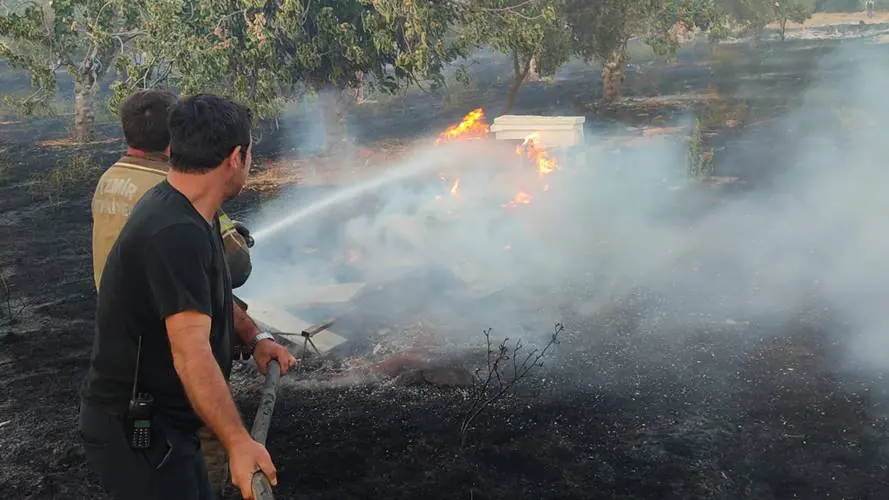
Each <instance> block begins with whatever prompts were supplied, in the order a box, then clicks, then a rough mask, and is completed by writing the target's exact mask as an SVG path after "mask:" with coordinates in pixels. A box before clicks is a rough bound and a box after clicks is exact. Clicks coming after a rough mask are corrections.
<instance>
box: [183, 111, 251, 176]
mask: <svg viewBox="0 0 889 500" xmlns="http://www.w3.org/2000/svg"><path fill="white" fill-rule="evenodd" d="M252 125H253V112H252V111H251V110H250V108H248V107H247V106H244V105H243V104H239V103H237V102H234V101H232V100H231V99H228V98H225V97H220V96H217V95H211V94H198V95H194V96H191V97H188V98H186V99H183V100H181V101H179V103H178V104H177V105H176V106H174V107H173V109H172V110H171V111H170V119H169V128H170V150H171V151H170V165H171V166H172V169H173V170H176V171H179V172H186V173H205V172H209V171H211V170H213V169H214V168H216V167H217V166H219V164H220V163H222V162H223V160H225V158H227V157H228V156H229V155H231V153H232V151H233V150H234V149H235V148H236V147H237V146H241V159H242V160H244V161H246V159H247V149H248V148H249V147H250V140H251V136H250V130H251V127H252Z"/></svg>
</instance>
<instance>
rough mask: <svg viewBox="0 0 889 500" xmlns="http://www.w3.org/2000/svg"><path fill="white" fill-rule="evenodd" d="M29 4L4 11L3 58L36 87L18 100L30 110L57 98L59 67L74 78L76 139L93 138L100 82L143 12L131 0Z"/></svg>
mask: <svg viewBox="0 0 889 500" xmlns="http://www.w3.org/2000/svg"><path fill="white" fill-rule="evenodd" d="M23 6H24V9H19V10H18V11H16V10H9V11H6V12H4V13H2V16H0V37H4V38H5V39H6V40H7V41H0V58H2V59H4V60H5V61H6V62H7V64H8V65H9V66H10V67H12V68H17V69H23V70H26V71H27V72H28V73H29V74H30V77H31V84H32V87H33V88H34V92H33V93H32V94H31V95H29V96H27V97H26V98H24V99H23V100H20V101H17V102H15V103H14V104H17V105H18V106H19V107H20V108H21V109H22V111H23V112H25V113H26V114H30V113H33V112H34V111H35V110H36V109H37V108H38V107H41V106H46V105H47V104H48V103H49V101H50V100H51V99H52V98H53V97H55V94H56V88H57V72H58V70H60V69H63V70H66V71H67V72H68V74H69V75H70V76H71V78H72V80H73V81H74V127H73V129H72V139H73V140H74V141H76V142H83V141H86V140H88V139H89V138H90V137H91V135H92V133H93V125H94V122H95V109H94V107H95V104H96V96H97V94H98V91H99V86H100V84H101V82H102V80H103V78H104V77H105V76H106V75H107V74H108V70H109V69H110V68H112V67H113V65H114V62H115V59H116V58H117V56H118V55H119V54H120V52H121V50H122V49H123V47H125V46H126V45H127V43H129V42H130V41H131V40H132V39H134V38H135V37H137V36H138V35H139V34H140V32H138V31H137V30H136V29H135V28H136V27H137V24H138V19H139V11H138V7H137V5H136V4H135V3H134V2H129V1H126V0H53V1H51V2H48V3H45V4H39V3H37V2H23Z"/></svg>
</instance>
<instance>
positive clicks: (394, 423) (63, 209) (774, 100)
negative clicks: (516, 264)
mask: <svg viewBox="0 0 889 500" xmlns="http://www.w3.org/2000/svg"><path fill="white" fill-rule="evenodd" d="M773 50H774V52H768V51H766V52H765V53H767V54H768V53H773V54H779V56H774V57H772V58H771V59H770V58H765V59H764V58H762V57H751V56H750V55H749V54H746V55H745V54H744V53H743V51H741V52H742V53H741V54H739V55H736V56H735V57H736V58H735V59H733V60H731V61H729V62H723V63H720V64H717V63H711V64H701V63H700V54H697V55H696V54H691V55H688V56H686V57H684V58H682V57H681V58H680V60H679V62H678V63H677V64H675V65H663V64H655V65H652V66H648V67H646V68H645V73H644V74H642V73H632V72H631V73H630V74H629V75H628V81H627V87H628V88H629V89H630V93H631V94H636V95H645V94H649V93H650V89H651V88H657V89H659V90H660V92H662V93H664V94H669V93H672V92H674V91H676V89H684V90H685V89H687V88H691V89H697V90H699V91H700V90H703V89H706V88H708V87H709V88H711V89H715V90H716V92H717V93H718V94H719V95H721V96H727V97H725V101H728V102H733V103H734V102H743V104H744V107H745V111H744V116H743V118H742V119H741V120H740V121H742V122H743V123H742V124H741V125H740V126H735V125H732V126H728V125H726V122H728V121H730V120H735V119H736V118H737V117H736V116H735V115H734V114H729V115H721V116H718V117H715V118H713V120H712V123H710V124H709V125H708V129H709V131H710V132H712V134H713V135H711V136H709V137H708V139H707V140H708V141H709V144H710V145H711V146H712V147H714V148H715V149H716V150H717V153H716V159H717V173H719V174H721V175H732V176H741V177H743V178H744V179H745V180H747V181H748V186H751V188H752V189H756V186H757V185H758V183H759V184H761V183H763V182H765V181H767V180H768V179H770V178H771V177H772V176H773V174H775V173H776V171H775V169H774V168H773V169H768V167H769V166H773V165H779V164H780V163H781V162H780V159H781V155H782V152H783V151H784V146H785V144H786V141H787V136H786V134H785V135H782V136H777V135H776V134H775V133H774V129H770V128H769V127H770V126H771V125H770V124H771V123H774V122H773V120H775V119H777V118H779V117H780V116H781V115H782V114H783V113H784V112H785V111H787V110H789V109H792V108H793V107H794V106H795V98H796V96H798V95H799V93H800V91H801V90H803V89H805V88H806V86H807V85H808V83H809V82H810V81H811V79H812V78H813V72H814V71H815V70H816V61H817V59H818V55H821V54H823V53H825V52H828V51H830V50H831V47H830V45H829V44H814V45H813V44H811V43H810V42H806V43H804V42H788V43H787V44H785V45H783V46H781V47H780V48H774V49H773ZM748 74H757V75H764V76H760V77H759V81H758V85H760V88H761V89H768V91H769V92H768V93H765V92H763V93H760V94H759V97H758V96H757V95H756V92H751V90H750V89H751V87H750V86H739V84H738V79H739V78H740V76H741V75H748ZM576 77H577V75H573V76H572V78H571V80H567V81H564V82H561V81H560V82H556V83H554V84H548V85H547V84H532V85H531V86H529V88H527V89H525V90H524V91H523V93H522V95H521V96H520V103H524V106H525V107H526V109H522V110H520V111H521V112H528V113H541V114H550V113H554V112H565V111H566V110H572V112H580V113H583V114H587V115H588V121H591V122H593V123H596V122H603V121H606V120H608V121H621V122H624V123H628V124H634V125H641V124H643V123H651V122H652V121H657V120H662V121H669V120H670V119H671V118H673V117H674V116H677V115H678V114H680V113H682V112H683V111H684V109H683V106H680V105H674V106H670V105H663V106H660V107H656V108H653V107H652V106H650V105H647V106H644V107H643V106H638V107H634V106H629V105H628V106H623V107H622V108H620V109H619V110H609V109H594V108H590V107H589V106H587V105H586V104H585V102H583V101H584V99H583V98H581V97H578V96H580V95H582V96H588V95H590V91H591V88H590V87H591V86H592V84H590V81H591V80H590V79H589V78H583V79H577V78H576ZM670 86H673V87H675V88H672V89H671V88H669V87H670ZM686 86H687V88H686ZM502 87H503V86H502V85H501V86H500V87H497V86H493V85H492V87H491V88H492V89H494V90H491V91H490V97H491V99H490V100H488V98H487V97H485V95H478V96H474V97H472V98H471V99H470V102H468V103H466V104H465V105H464V106H462V107H461V108H460V109H457V108H453V115H452V116H451V115H448V113H449V111H447V109H446V108H445V109H444V110H443V111H440V112H438V113H433V112H432V110H433V109H438V107H439V105H440V104H441V103H440V102H437V101H436V102H433V101H435V98H433V97H430V96H414V97H409V98H406V99H405V100H404V101H403V107H404V110H405V111H404V112H403V113H402V112H395V113H391V114H390V115H389V116H384V115H383V113H381V112H379V111H374V112H371V111H360V112H358V113H357V116H358V117H359V120H360V119H362V117H363V118H364V119H367V118H368V117H369V116H368V115H370V114H372V115H373V118H374V119H375V120H377V125H376V127H374V130H386V131H387V132H388V131H392V132H393V134H395V133H397V132H398V131H405V132H404V133H405V134H407V131H410V130H418V129H420V130H423V129H427V130H428V129H433V128H436V127H439V126H441V124H442V123H448V122H450V121H453V120H452V119H453V118H455V117H458V116H459V115H460V114H461V113H462V111H465V109H467V108H469V107H472V106H474V105H476V104H477V105H488V104H491V105H492V106H495V107H496V105H497V102H496V101H497V99H495V98H494V97H495V96H502V95H503V94H504V93H503V92H502ZM498 88H499V89H500V90H496V89H498ZM740 88H743V89H744V90H745V92H748V93H749V94H752V95H739V94H738V93H737V92H733V91H736V90H738V89H740ZM498 92H499V93H498ZM762 96H767V97H762ZM492 101H493V102H492ZM553 103H556V104H553ZM708 109H711V110H712V109H713V108H712V107H710V108H707V107H706V106H703V105H702V108H701V110H700V113H699V116H708V115H707V113H708V111H707V110H708ZM726 109H735V108H731V107H728V108H726ZM709 113H711V114H713V112H712V111H709ZM733 113H734V112H733ZM114 130H115V127H113V126H109V127H108V128H107V130H106V131H105V134H104V135H106V136H109V137H116V136H117V134H116V133H115V132H114ZM0 133H2V134H3V142H2V145H0V154H2V164H0V172H2V175H0V208H2V210H0V241H2V242H3V244H2V246H0V264H2V271H3V272H4V276H5V277H6V278H7V281H8V284H9V286H8V293H7V292H6V290H0V307H4V304H2V303H3V302H5V303H7V304H9V306H8V307H6V309H7V310H12V311H13V312H14V316H15V317H14V318H9V317H8V315H7V317H3V316H0V324H3V325H4V326H3V328H4V330H5V331H6V332H8V333H7V335H6V336H5V337H3V339H2V340H0V342H2V349H0V353H2V354H0V387H2V391H0V394H2V397H0V459H2V463H3V464H4V467H2V470H0V488H2V491H4V492H5V493H6V495H7V497H9V498H32V499H48V498H87V497H88V498H103V497H102V494H101V492H100V489H99V487H98V486H97V484H96V481H95V477H94V476H93V475H92V474H91V473H89V472H88V471H87V469H86V466H85V464H84V458H83V454H82V452H81V450H80V447H79V446H78V444H77V438H76V431H75V416H76V412H77V388H78V386H79V384H80V382H81V380H82V377H83V375H84V372H85V369H86V367H87V364H88V357H89V350H90V347H91V341H92V317H93V312H94V307H95V300H94V294H93V290H92V284H91V272H90V264H89V262H90V259H89V248H90V245H89V239H90V229H89V228H90V215H89V197H90V195H91V193H92V189H93V184H94V182H95V179H96V178H97V177H98V174H99V172H100V170H101V168H102V167H103V166H104V165H108V164H110V163H111V162H112V161H113V160H114V159H116V157H117V155H118V151H119V148H120V142H119V141H117V142H103V143H99V144H94V145H87V146H84V147H82V148H79V149H71V148H59V147H52V146H45V145H44V146H41V145H39V144H35V142H34V140H35V137H39V138H40V139H49V138H56V137H61V136H63V135H64V133H65V131H64V129H63V128H62V127H61V126H60V125H59V124H58V122H54V121H51V120H48V121H41V122H32V123H29V124H25V125H22V124H12V125H4V126H3V128H2V129H0ZM372 139H378V138H375V137H370V136H368V137H365V140H366V141H371V140H372ZM282 141H283V142H286V140H284V139H282V140H281V141H279V142H282ZM267 144H274V141H269V142H268V143H267ZM368 147H373V146H368ZM83 155H88V156H87V157H91V158H92V161H93V163H94V165H96V168H95V169H89V168H86V169H85V170H84V171H83V172H81V173H80V174H78V175H76V176H74V177H73V178H66V179H62V180H59V181H58V182H55V183H53V182H50V181H47V176H49V175H50V172H51V171H52V169H54V168H56V167H59V166H66V165H68V166H70V165H71V164H72V158H78V157H83ZM752 166H756V167H757V168H752ZM760 166H762V167H760ZM777 173H780V172H777ZM261 198H262V197H261V196H260V195H258V194H255V193H252V194H249V195H248V196H245V197H244V200H242V201H241V202H239V204H237V205H236V206H234V207H232V209H233V211H234V212H235V213H236V214H243V213H248V212H250V211H252V210H255V209H256V208H257V206H258V204H259V203H261V201H262V200H261ZM578 299H579V300H582V299H583V297H582V296H579V297H578ZM19 304H20V305H21V306H20V305H19ZM672 310H673V306H672V305H671V302H670V300H669V297H663V296H658V295H651V294H647V293H645V291H644V290H642V291H638V292H634V293H633V294H630V295H629V296H627V297H625V298H624V299H622V300H620V301H618V302H616V303H615V304H614V305H613V307H610V308H608V310H607V311H602V312H601V313H600V314H596V315H592V316H584V315H579V314H576V313H575V312H572V311H570V310H566V311H565V312H564V318H563V321H564V323H565V325H566V330H565V332H564V333H563V336H562V341H561V343H560V344H559V345H558V346H556V351H555V352H554V357H553V358H552V360H548V361H547V363H546V364H545V366H544V367H543V368H541V369H539V370H537V371H535V373H534V374H533V376H532V377H530V378H529V379H528V380H527V381H526V382H525V383H523V384H522V385H521V387H520V388H519V391H518V393H517V394H516V395H515V396H512V397H508V398H503V399H500V400H498V401H497V402H496V404H494V405H492V406H491V408H490V409H489V410H488V411H486V412H484V413H483V414H482V415H480V416H479V418H478V419H477V420H476V421H475V422H474V423H473V425H472V428H471V430H470V433H469V435H468V440H467V444H466V446H465V447H461V445H460V442H461V436H460V433H459V430H458V428H459V424H460V417H461V410H462V409H464V408H465V407H466V404H467V401H468V400H470V399H471V398H472V396H473V389H441V388H428V387H420V388H411V387H399V386H390V385H379V384H371V385H362V386H357V387H351V388H340V389H325V390H309V389H307V388H304V387H301V386H299V385H298V384H288V385H286V386H285V387H283V388H282V391H281V395H280V397H279V400H278V405H277V407H276V410H275V417H274V421H273V428H272V430H271V432H270V435H269V448H270V451H271V453H272V455H273V457H274V459H275V462H276V465H277V467H278V470H279V471H280V474H279V477H280V485H279V487H278V488H277V490H276V494H277V495H278V497H279V498H307V499H308V498H313V499H314V498H317V499H322V498H331V499H332V498H336V499H342V498H404V499H415V498H421V497H422V498H442V499H445V498H448V499H450V498H473V499H494V498H498V499H499V498H504V499H505V498H553V499H555V498H560V499H564V498H578V499H580V498H584V499H587V498H823V497H839V498H849V497H854V498H879V497H882V496H885V491H887V488H889V483H887V477H889V473H887V467H886V465H887V463H889V438H887V430H889V429H887V415H889V412H887V407H886V402H887V401H889V396H887V393H886V387H887V386H886V382H885V380H883V379H882V378H880V377H879V376H876V375H875V376H872V377H867V378H864V377H855V376H853V375H850V374H849V373H847V372H840V371H838V370H837V369H836V368H835V367H836V366H838V365H839V362H838V360H839V359H840V357H841V355H842V346H841V345H839V344H837V343H836V340H835V339H837V338H838V337H840V336H841V335H842V332H843V328H844V326H843V324H842V323H841V322H839V321H835V318H833V317H832V315H831V314H830V313H829V311H826V310H825V309H824V307H821V306H820V305H818V304H814V303H813V304H812V307H811V308H807V309H806V310H801V311H798V315H797V318H796V320H794V321H787V320H786V319H785V320H783V321H781V322H750V323H747V322H743V321H741V322H736V321H734V320H732V319H731V318H705V319H703V320H699V321H694V322H688V323H687V324H683V323H682V322H677V321H671V322H667V323H665V324H669V325H670V326H669V327H665V328H664V329H658V328H653V327H652V326H651V325H650V324H641V323H640V320H639V318H641V317H643V316H644V317H648V318H651V317H654V316H656V315H657V314H660V313H659V311H662V312H663V314H664V315H671V314H673V313H672V312H671V311H672ZM410 314H413V315H417V316H418V317H422V316H423V313H422V311H412V312H411V313H410ZM10 319H13V320H14V321H12V322H11V324H7V323H10V321H9V320H10ZM403 319H404V320H405V321H408V320H410V319H412V318H407V317H404V318H403ZM358 325H359V326H360V323H359V324H358ZM485 326H488V325H471V326H470V325H467V326H466V327H467V328H475V329H477V330H479V332H481V329H482V328H484V327H485ZM434 327H435V325H434V324H433V328H434ZM504 334H508V333H504ZM479 335H481V333H479ZM356 340H357V339H356ZM236 378H237V379H238V380H239V381H240V382H241V383H240V384H239V387H240V389H239V391H238V395H239V403H240V404H241V406H242V408H243V410H244V413H245V415H248V416H252V412H253V410H254V405H255V404H256V392H255V390H254V389H255V383H256V379H255V377H253V374H252V373H250V370H243V371H242V372H239V374H238V375H237V377H236ZM231 498H236V495H234V493H232V495H231Z"/></svg>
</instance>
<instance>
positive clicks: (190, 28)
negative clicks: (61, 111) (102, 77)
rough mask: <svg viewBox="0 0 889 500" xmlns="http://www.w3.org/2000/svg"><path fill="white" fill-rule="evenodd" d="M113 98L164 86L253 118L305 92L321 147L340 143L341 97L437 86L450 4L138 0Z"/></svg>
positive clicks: (449, 53) (447, 51)
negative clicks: (321, 117) (138, 15)
mask: <svg viewBox="0 0 889 500" xmlns="http://www.w3.org/2000/svg"><path fill="white" fill-rule="evenodd" d="M146 2H147V3H149V4H150V5H148V6H147V8H146V10H145V12H146V15H145V16H144V20H143V26H142V29H143V31H145V32H146V33H148V35H149V36H145V37H143V38H141V39H140V40H139V41H138V43H137V44H135V45H134V50H133V51H132V52H131V57H128V58H127V59H126V62H125V64H124V67H123V68H122V69H123V70H124V72H125V73H126V75H127V78H126V79H124V80H122V81H121V83H120V84H119V85H118V86H117V87H116V93H117V94H118V96H120V95H125V94H126V93H128V92H131V91H132V90H135V89H137V88H146V87H154V86H164V85H167V86H173V87H176V88H178V89H180V91H181V92H183V93H186V94H187V93H192V92H195V91H199V90H200V91H215V92H220V93H225V94H227V95H231V96H232V97H234V98H237V99H241V100H244V101H246V102H248V103H250V104H251V105H252V106H253V107H254V108H256V109H257V110H258V111H259V114H260V116H262V117H273V116H277V114H278V113H279V112H280V110H281V104H282V103H284V102H286V101H288V100H295V99H299V98H301V97H303V96H305V95H306V94H314V95H319V94H323V95H325V96H327V97H330V96H333V99H331V100H329V101H328V102H326V103H324V105H322V106H321V109H322V111H324V113H325V115H326V116H325V122H326V123H325V125H327V128H328V149H330V148H332V147H333V146H334V145H335V144H336V143H338V142H339V140H340V139H342V138H343V137H344V136H345V134H344V128H343V122H344V118H345V112H346V111H345V110H346V104H347V99H346V96H347V95H348V94H349V92H350V91H354V90H355V89H357V88H359V87H361V86H364V85H367V86H371V87H372V88H375V89H379V90H381V91H384V92H395V91H396V90H398V89H399V88H403V87H404V86H407V85H411V84H414V85H421V86H422V85H424V84H429V85H433V86H434V85H438V84H439V83H440V82H441V70H442V68H443V67H444V65H445V64H446V63H447V62H449V61H450V60H453V58H455V57H456V55H457V50H456V48H455V47H452V46H450V45H449V44H448V43H446V42H445V38H444V37H445V35H446V33H447V30H448V29H449V27H450V26H451V24H452V22H453V20H454V19H455V18H456V6H454V5H453V4H451V3H450V2H443V1H438V0H288V1H277V0H201V1H199V0H146Z"/></svg>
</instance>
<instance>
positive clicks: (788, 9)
mask: <svg viewBox="0 0 889 500" xmlns="http://www.w3.org/2000/svg"><path fill="white" fill-rule="evenodd" d="M814 12H815V0H777V1H776V2H775V20H776V21H777V22H778V26H779V27H780V29H781V31H780V33H781V41H784V39H785V35H786V33H787V22H788V21H791V22H794V23H797V24H802V23H804V22H806V20H808V19H809V18H811V17H812V14H813V13H814Z"/></svg>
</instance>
